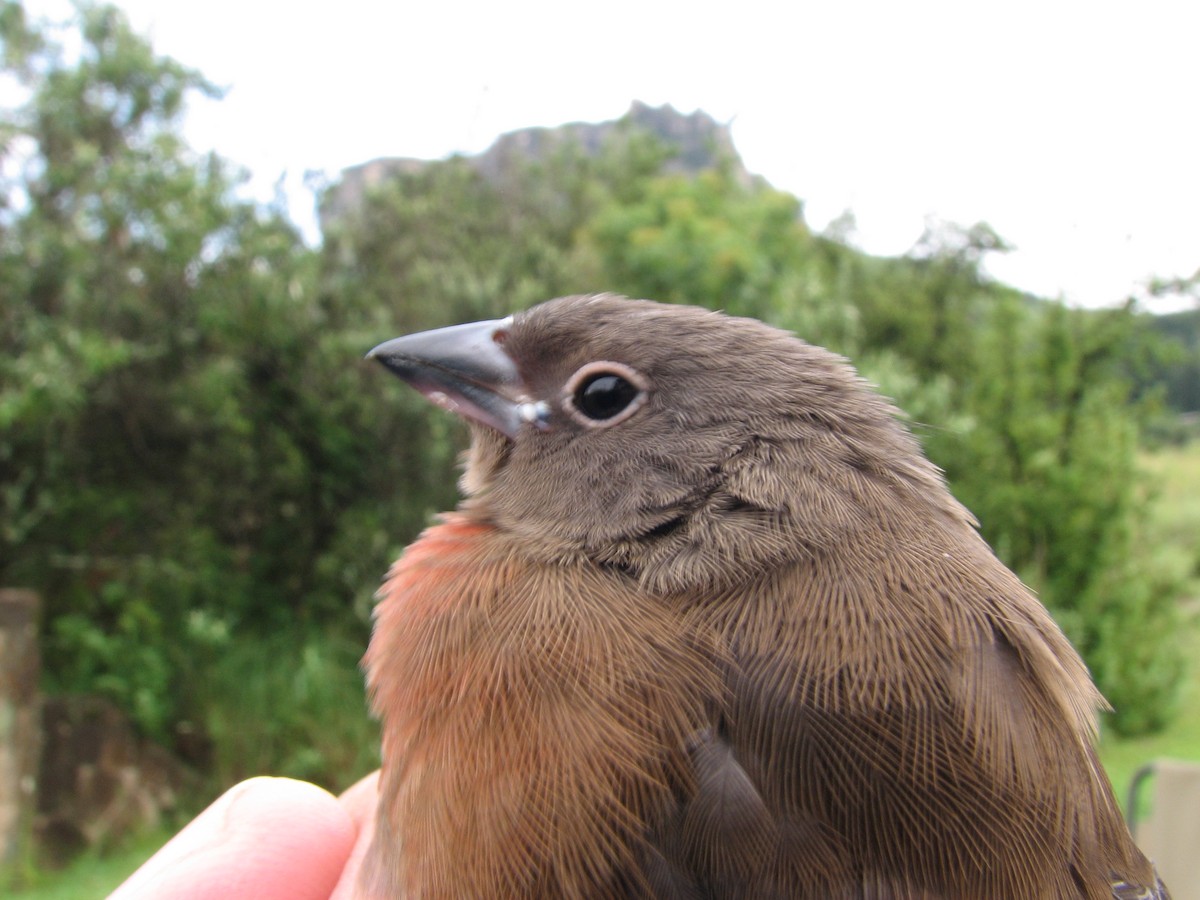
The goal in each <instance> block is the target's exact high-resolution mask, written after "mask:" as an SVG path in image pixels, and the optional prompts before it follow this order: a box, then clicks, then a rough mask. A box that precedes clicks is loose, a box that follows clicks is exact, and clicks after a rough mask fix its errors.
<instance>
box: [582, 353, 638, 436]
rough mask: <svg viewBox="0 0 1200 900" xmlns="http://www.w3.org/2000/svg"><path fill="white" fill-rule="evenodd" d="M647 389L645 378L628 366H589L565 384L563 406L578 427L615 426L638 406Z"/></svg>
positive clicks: (617, 364)
mask: <svg viewBox="0 0 1200 900" xmlns="http://www.w3.org/2000/svg"><path fill="white" fill-rule="evenodd" d="M648 388H649V385H648V384H647V382H646V379H645V378H643V377H642V376H641V375H640V374H639V373H638V372H635V371H634V370H633V369H631V368H629V366H626V365H622V364H621V363H613V362H594V363H588V364H587V365H586V366H584V367H583V368H581V369H580V370H579V371H578V372H576V373H575V374H574V375H572V376H571V378H570V380H569V381H568V382H567V385H566V388H565V390H564V394H565V395H566V396H565V398H564V401H565V402H564V405H565V406H566V407H567V411H568V412H569V413H570V414H571V416H572V417H573V418H574V419H575V421H577V422H579V423H580V424H581V425H586V426H588V427H589V428H595V427H603V426H608V425H615V424H616V423H617V422H622V421H624V420H625V419H627V418H629V416H631V415H633V413H634V412H636V411H637V410H638V409H639V408H640V407H641V405H642V404H643V403H644V402H645V400H646V396H647V392H648Z"/></svg>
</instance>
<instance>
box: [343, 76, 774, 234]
mask: <svg viewBox="0 0 1200 900" xmlns="http://www.w3.org/2000/svg"><path fill="white" fill-rule="evenodd" d="M630 129H633V130H639V131H643V132H646V133H649V134H651V135H654V136H655V137H657V138H658V139H659V140H661V141H662V143H663V144H664V145H665V146H666V147H667V148H668V149H669V150H671V151H672V155H671V157H670V158H669V159H668V161H667V163H666V164H665V166H664V170H665V171H668V172H686V173H696V172H700V171H703V170H705V169H709V168H712V167H713V166H715V165H718V164H723V165H726V166H729V167H730V168H731V170H732V172H733V173H734V175H735V177H737V178H738V179H739V180H742V181H746V182H749V181H752V180H754V179H755V176H753V175H751V174H750V173H749V172H747V171H746V168H745V166H744V165H743V163H742V160H741V157H740V156H739V155H738V152H737V150H736V149H735V148H734V146H733V137H732V134H731V133H730V128H729V125H728V124H722V123H720V122H717V121H716V120H715V119H713V118H712V116H710V115H708V113H705V112H703V111H702V110H696V111H695V112H692V113H689V114H686V115H685V114H684V113H681V112H679V111H677V110H676V109H675V108H674V107H672V106H670V105H669V104H666V105H663V106H649V105H647V104H645V103H642V102H640V101H638V100H635V101H633V105H632V106H630V108H629V112H627V113H625V115H623V116H622V117H621V118H619V119H614V120H611V121H608V122H570V123H568V124H565V125H559V126H557V127H554V128H545V127H535V128H521V129H519V130H517V131H510V132H508V133H507V134H502V135H500V137H498V138H496V140H495V141H494V142H493V143H492V145H491V146H490V147H489V148H488V149H487V150H485V151H484V152H483V153H480V154H478V155H476V156H465V157H463V159H465V160H466V161H467V162H469V163H470V164H471V165H472V166H473V167H474V168H475V169H477V170H478V171H479V172H480V174H482V175H483V176H484V177H485V178H487V179H488V180H499V179H502V178H503V177H504V174H505V173H506V172H507V171H509V170H511V168H512V167H513V166H515V165H521V164H524V163H528V162H531V161H532V162H536V161H538V160H541V159H545V158H546V157H548V156H549V155H550V154H552V153H553V152H555V151H556V150H558V149H559V148H561V147H563V146H564V145H567V144H573V145H575V146H577V147H578V148H579V149H580V150H582V151H583V152H584V153H586V154H589V155H594V154H597V153H599V152H600V149H601V147H603V146H604V144H605V143H606V141H608V139H609V138H610V137H612V136H613V135H615V134H617V133H619V132H622V131H628V130H630ZM429 162H432V160H424V159H413V158H411V157H383V158H380V159H373V160H371V161H370V162H365V163H362V164H361V165H357V166H352V167H350V168H348V169H344V170H343V171H342V175H341V179H340V180H339V181H338V182H337V183H336V184H334V185H332V186H331V187H330V188H329V190H328V192H327V193H326V195H325V197H324V198H323V200H322V203H321V224H322V227H324V226H326V225H328V224H329V223H331V222H333V221H336V220H337V219H340V218H342V217H343V216H345V215H346V213H348V212H350V211H352V210H354V209H357V208H358V207H359V206H361V205H362V201H363V197H364V196H365V194H366V192H367V191H369V190H371V189H372V188H373V187H375V186H377V185H379V184H382V183H384V182H386V181H387V180H388V179H390V178H392V177H395V176H397V175H403V174H410V173H413V172H416V171H419V170H420V169H421V168H422V167H424V166H425V165H427V164H428V163H429Z"/></svg>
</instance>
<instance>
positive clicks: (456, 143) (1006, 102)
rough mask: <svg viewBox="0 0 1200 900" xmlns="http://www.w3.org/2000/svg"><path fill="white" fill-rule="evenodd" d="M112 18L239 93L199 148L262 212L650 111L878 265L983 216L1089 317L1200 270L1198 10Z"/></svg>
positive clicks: (858, 6) (169, 3)
mask: <svg viewBox="0 0 1200 900" xmlns="http://www.w3.org/2000/svg"><path fill="white" fill-rule="evenodd" d="M117 5H118V6H120V7H122V8H124V9H125V10H126V11H127V12H128V14H129V16H130V18H131V20H132V21H133V23H134V26H135V27H136V28H137V29H138V30H139V31H141V32H142V33H144V34H148V35H149V36H150V37H151V38H152V39H153V41H154V44H155V46H156V49H157V50H158V51H159V52H160V53H165V54H169V55H171V56H174V57H176V58H178V59H179V60H181V61H183V62H185V63H187V64H189V65H192V66H194V67H196V68H198V69H200V70H201V71H202V72H203V73H204V74H205V75H207V76H208V77H209V78H210V79H212V80H214V81H216V82H217V83H219V84H221V85H223V86H225V87H227V88H228V94H227V96H226V97H225V99H224V100H222V101H221V102H220V103H216V104H205V105H202V106H194V107H193V109H192V112H191V113H190V114H189V117H188V120H187V133H188V135H189V138H190V139H191V141H192V143H193V144H194V145H195V146H196V147H197V148H199V149H216V150H217V151H218V152H220V153H221V154H222V155H224V156H226V157H228V158H230V159H231V160H233V161H235V162H237V163H240V164H241V165H243V166H245V167H246V168H248V169H250V170H251V172H252V173H253V175H254V179H255V180H254V182H253V183H252V188H253V189H254V190H255V191H256V193H257V194H258V195H259V196H262V197H264V198H265V197H269V196H270V194H271V189H272V185H273V184H274V183H275V182H276V180H277V179H278V178H279V177H280V176H281V174H283V173H287V175H288V184H289V185H291V186H292V191H291V194H292V196H293V198H294V199H293V209H294V214H295V215H296V218H297V219H298V220H304V219H307V220H308V221H310V222H311V200H310V199H309V198H308V197H307V196H305V195H304V194H303V192H302V191H301V190H300V189H299V185H300V184H301V182H302V179H303V176H304V173H305V172H306V171H308V170H324V171H326V172H329V173H330V174H336V172H337V171H339V170H340V169H341V168H343V167H346V166H350V165H354V164H356V163H360V162H364V161H366V160H369V159H373V158H376V157H380V156H412V157H426V158H440V157H444V156H446V155H448V154H451V153H455V152H462V153H475V152H479V151H481V150H483V149H485V148H486V147H487V146H488V145H489V144H490V143H491V142H492V141H493V140H494V139H495V138H496V136H497V135H499V134H500V133H502V132H505V131H510V130H513V129H516V128H521V127H526V126H530V125H557V124H560V123H563V122H567V121H603V120H606V119H613V118H617V117H619V116H620V115H621V114H622V113H624V112H625V111H626V110H627V109H628V107H629V104H630V101H632V100H634V99H638V100H642V101H644V102H646V103H650V104H652V105H659V104H663V103H670V104H672V105H674V106H675V107H676V108H677V109H679V110H680V111H682V112H691V111H692V110H694V109H703V110H704V111H705V112H707V113H709V114H710V115H712V116H713V117H714V118H716V119H717V120H719V121H724V122H731V123H732V127H733V137H734V142H735V144H736V146H737V148H738V150H739V151H740V153H741V155H742V158H743V159H744V161H745V163H746V166H747V167H748V168H749V169H750V170H751V171H753V172H757V173H759V174H761V175H764V176H765V177H766V178H767V179H768V180H769V181H770V182H771V183H772V184H773V185H774V186H776V187H778V188H781V189H783V190H787V191H789V192H791V193H793V194H795V195H797V196H798V197H800V198H801V199H802V200H803V201H804V202H805V208H806V218H807V219H808V221H809V223H810V224H811V225H812V226H813V227H814V228H817V229H820V228H822V227H824V226H825V224H826V223H828V221H829V220H830V219H832V218H834V217H836V216H837V215H839V214H840V213H841V212H842V211H843V210H846V209H850V210H852V211H853V212H854V214H855V216H856V218H857V222H858V235H857V238H856V242H857V243H858V244H859V246H861V247H863V248H864V249H866V250H868V251H871V252H875V253H889V254H890V253H901V252H903V251H904V250H906V249H907V248H908V247H910V246H911V245H912V243H913V242H914V241H915V240H916V239H917V238H918V237H919V236H920V234H921V231H922V230H923V227H924V224H925V221H926V218H927V217H929V216H935V217H938V218H941V219H947V220H951V221H954V222H958V223H961V224H964V225H969V224H972V223H974V222H977V221H981V220H982V221H986V222H988V223H989V224H991V225H992V226H993V228H995V229H996V230H997V231H998V232H999V233H1000V234H1001V236H1003V237H1004V238H1006V239H1007V240H1008V241H1009V242H1010V243H1011V244H1014V245H1015V246H1016V248H1017V249H1016V250H1015V251H1014V252H1013V253H1011V254H1009V255H1008V256H1007V257H1004V258H997V259H996V260H994V261H993V262H992V263H991V264H990V268H991V270H992V272H993V273H994V274H995V275H996V276H997V277H999V278H1001V279H1002V280H1004V281H1007V282H1010V283H1012V284H1015V285H1017V286H1019V287H1023V288H1026V289H1029V290H1032V291H1035V292H1037V293H1039V294H1042V295H1046V296H1051V297H1054V296H1063V297H1065V298H1066V299H1068V300H1069V301H1072V302H1075V303H1082V304H1087V305H1100V304H1107V303H1114V302H1119V301H1121V300H1122V299H1124V298H1125V297H1126V296H1128V295H1129V294H1130V293H1133V292H1136V291H1137V287H1138V285H1139V284H1140V283H1142V282H1144V281H1145V280H1146V279H1147V278H1148V277H1149V276H1151V275H1160V276H1184V275H1190V274H1192V273H1193V272H1195V271H1196V270H1197V268H1198V267H1200V166H1198V160H1200V121H1198V116H1200V113H1198V110H1200V64H1198V63H1197V51H1196V39H1197V34H1198V33H1200V3H1197V2H1195V0H1176V2H1160V0H1138V2H1136V3H1133V2H1127V3H1109V2H1104V0H1091V2H1081V3H1075V2H1056V0H1035V2H1028V0H1009V2H1006V3H987V4H983V3H974V2H968V0H955V2H944V3H939V2H931V0H910V2H904V0H891V2H853V0H821V2H796V0H791V2H786V0H771V2H763V0H742V2H739V3H731V4H712V3H704V2H699V0H692V2H689V3H676V2H660V3H656V2H653V0H640V2H628V0H609V2H606V3H589V4H581V3H571V2H567V0H487V2H477V0H458V2H445V3H443V2H437V0H426V2H423V3H420V4H414V3H408V2H397V3H382V2H378V0H377V2H368V0H341V2H338V3H298V2H295V0H292V2H282V0H236V2H235V0H204V2H195V0H119V2H118V3H117ZM66 8H67V7H66V4H65V3H63V2H60V0H27V9H29V10H30V11H31V12H34V13H38V12H43V11H48V12H54V11H59V12H60V13H61V11H62V10H64V9H66ZM1154 308H1156V309H1162V308H1164V307H1163V306H1162V305H1161V304H1160V305H1157V306H1155V307H1154Z"/></svg>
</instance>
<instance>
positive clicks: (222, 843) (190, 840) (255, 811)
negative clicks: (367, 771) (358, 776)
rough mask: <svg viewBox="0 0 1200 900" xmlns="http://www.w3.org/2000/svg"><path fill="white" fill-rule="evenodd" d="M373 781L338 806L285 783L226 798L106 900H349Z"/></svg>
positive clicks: (367, 836) (236, 791)
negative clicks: (163, 898)
mask: <svg viewBox="0 0 1200 900" xmlns="http://www.w3.org/2000/svg"><path fill="white" fill-rule="evenodd" d="M378 778H379V773H378V772H376V773H374V774H371V775H368V776H367V777H366V778H364V779H362V780H361V781H359V782H358V783H357V784H355V785H354V786H353V787H351V788H350V789H349V790H347V791H346V792H345V793H344V794H342V795H341V797H334V796H333V795H332V794H330V793H328V792H327V791H325V790H323V789H321V788H319V787H317V786H316V785H315V784H309V783H307V782H303V781H295V780H293V779H290V778H265V777H264V778H251V779H250V780H248V781H243V782H242V783H241V784H239V785H236V786H235V787H232V788H230V789H229V790H228V791H226V792H225V793H224V794H223V795H221V797H219V798H218V799H217V800H216V801H215V802H214V803H213V804H212V805H211V806H209V807H208V809H206V810H204V812H202V813H200V815H198V816H197V817H196V818H195V819H194V820H193V821H192V822H191V823H189V824H188V825H187V826H186V827H184V829H183V830H182V831H180V832H179V834H177V835H175V837H173V838H171V840H170V841H168V842H167V843H166V844H165V845H164V846H163V847H162V849H160V850H159V851H158V852H157V853H155V854H154V856H152V857H151V858H150V859H149V860H147V861H146V862H145V863H144V864H143V865H142V866H141V868H139V869H138V870H137V871H136V872H134V873H133V874H132V875H131V876H130V877H129V878H128V879H127V880H126V881H125V883H124V884H122V885H121V886H120V887H118V888H117V889H116V891H114V892H113V894H112V895H111V896H110V900H149V898H154V900H158V898H162V897H171V898H173V900H217V898H221V900H240V898H254V900H273V898H279V900H284V898H287V900H304V898H312V900H317V898H319V900H327V898H328V900H354V898H357V897H358V896H359V894H358V893H357V885H358V870H359V867H360V865H361V863H362V857H363V855H364V853H365V852H366V849H367V846H368V845H369V844H370V841H371V834H372V832H373V831H374V823H375V815H374V811H375V805H376V800H377V795H378V788H377V784H376V783H377V781H378Z"/></svg>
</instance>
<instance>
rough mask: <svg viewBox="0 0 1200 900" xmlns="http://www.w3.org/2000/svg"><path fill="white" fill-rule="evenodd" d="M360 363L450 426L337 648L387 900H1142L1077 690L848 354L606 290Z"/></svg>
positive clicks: (1065, 664) (1033, 608)
mask: <svg viewBox="0 0 1200 900" xmlns="http://www.w3.org/2000/svg"><path fill="white" fill-rule="evenodd" d="M370 356H371V357H372V358H374V359H376V360H378V361H379V362H381V363H383V364H384V365H385V366H387V367H388V368H389V369H391V370H392V371H393V372H395V373H396V374H397V375H399V376H400V377H401V378H403V379H404V380H405V381H407V382H408V383H409V384H411V385H412V386H413V387H415V388H416V389H417V390H419V391H421V392H422V393H423V394H425V395H426V396H427V397H429V399H431V400H432V401H433V402H434V403H436V404H437V405H439V406H442V407H445V408H447V409H450V410H452V411H454V412H456V413H458V414H459V415H461V416H463V417H465V418H466V419H467V420H468V421H469V422H470V423H471V435H472V441H471V448H470V450H469V452H468V455H467V462H466V470H465V474H464V476H463V478H462V482H461V486H462V488H463V491H464V493H465V494H466V499H465V500H464V501H463V502H462V503H461V505H460V506H459V508H458V510H457V511H456V512H454V513H451V514H448V515H446V516H445V517H444V518H443V519H442V521H441V522H440V524H437V525H435V526H433V527H431V528H430V529H428V530H427V531H426V532H425V533H424V534H423V535H422V536H421V537H420V539H418V540H417V541H416V543H414V544H413V545H412V546H411V547H409V548H408V550H407V551H406V552H405V553H404V555H403V556H402V557H401V559H400V560H399V562H397V563H396V565H395V566H394V568H393V569H392V571H391V573H390V575H389V577H388V580H387V582H386V584H385V586H384V587H383V589H382V591H381V595H380V596H381V600H380V603H379V606H378V609H377V612H376V619H375V631H374V636H373V637H372V640H371V645H370V648H369V650H368V652H367V656H366V660H365V662H366V668H367V673H368V683H369V688H370V693H371V697H372V702H373V706H374V709H375V711H376V712H377V713H378V715H379V716H380V718H381V720H382V728H383V772H382V776H381V781H380V785H381V787H380V807H379V814H378V820H377V826H376V827H377V831H376V836H375V840H374V843H373V845H372V848H371V850H370V851H369V854H368V860H367V866H366V872H367V879H368V881H369V883H370V884H371V886H372V887H373V888H374V890H375V891H376V892H377V893H380V894H383V895H385V896H396V897H408V898H433V897H445V898H466V897H501V898H519V897H671V898H701V897H705V898H724V897H730V898H735V897H745V898H768V897H813V898H817V897H819V898H831V897H832V898H864V900H865V898H872V900H888V898H913V900H915V898H944V900H949V898H1005V900H1011V898H1017V897H1020V898H1113V897H1119V898H1134V897H1144V898H1165V897H1166V896H1167V894H1166V891H1165V889H1164V888H1163V887H1162V885H1161V884H1159V883H1158V881H1157V879H1156V877H1155V874H1154V871H1153V869H1152V867H1151V865H1150V864H1149V863H1148V862H1147V860H1146V859H1145V857H1143V855H1142V854H1141V853H1140V852H1139V851H1138V849H1137V848H1136V847H1135V846H1134V843H1133V841H1132V840H1131V838H1130V836H1129V833H1128V831H1127V830H1126V828H1125V826H1124V824H1123V822H1122V819H1121V816H1120V813H1119V811H1118V809H1117V805H1116V803H1115V802H1114V800H1113V794H1112V790H1111V787H1110V785H1109V783H1108V780H1107V778H1106V776H1105V774H1104V772H1103V770H1102V769H1101V766H1100V763H1099V762H1098V761H1097V758H1096V754H1095V750H1094V749H1093V740H1094V738H1095V734H1096V716H1097V710H1098V709H1099V708H1100V707H1101V706H1102V703H1103V701H1102V699H1101V697H1100V696H1099V694H1098V693H1097V691H1096V689H1095V688H1094V686H1093V685H1092V682H1091V680H1090V678H1089V676H1088V672H1087V670H1086V668H1085V667H1084V664H1083V662H1082V661H1081V659H1080V657H1079V656H1078V654H1077V653H1076V652H1075V651H1074V649H1073V648H1072V647H1071V646H1070V644H1069V643H1068V642H1067V640H1066V638H1065V637H1064V636H1063V634H1062V632H1061V631H1060V630H1059V629H1058V627H1057V626H1056V625H1055V624H1054V622H1053V621H1052V619H1051V618H1050V616H1049V614H1048V613H1047V612H1046V610H1045V609H1044V608H1043V607H1042V605H1041V604H1040V603H1039V602H1038V601H1037V600H1036V599H1035V598H1034V596H1033V595H1032V594H1031V593H1030V591H1029V590H1028V589H1026V588H1025V587H1024V586H1023V585H1022V584H1021V582H1020V581H1019V580H1018V579H1017V577H1016V576H1015V575H1013V574H1012V573H1011V572H1010V571H1009V570H1008V569H1006V568H1005V567H1004V566H1003V565H1002V564H1001V563H1000V562H999V561H998V560H997V559H996V557H995V556H994V555H993V554H992V552H991V550H990V549H989V548H988V547H987V545H986V544H985V543H984V541H983V540H982V539H981V538H980V537H979V534H978V532H977V531H976V527H975V525H976V523H975V522H974V520H973V519H972V517H971V515H970V513H968V512H967V510H966V509H964V508H963V507H962V506H961V505H960V504H959V503H958V502H957V501H956V500H955V499H954V498H953V497H952V496H951V495H950V493H949V491H948V490H947V488H946V485H945V482H944V479H943V478H942V476H941V473H940V472H939V470H938V469H937V468H935V467H934V466H933V465H932V464H931V463H929V462H928V461H927V460H926V459H925V458H924V457H923V456H922V454H921V452H920V449H919V447H918V445H917V443H916V441H915V440H914V439H913V437H912V436H911V435H910V434H909V433H908V431H907V430H906V429H905V428H904V427H903V426H902V425H901V424H900V423H899V421H898V420H897V417H896V410H895V409H894V408H893V407H892V406H891V405H890V404H889V403H888V402H887V401H886V400H884V399H882V398H881V397H880V396H878V395H877V394H876V393H874V392H873V391H872V390H871V389H870V388H869V387H868V385H867V384H866V383H865V382H864V381H863V380H862V379H860V378H859V377H858V376H857V375H856V374H855V372H854V371H853V369H852V368H851V367H850V366H849V364H847V362H846V361H845V360H843V359H842V358H840V357H838V356H835V355H834V354H832V353H829V352H828V351H826V350H823V349H821V348H819V347H816V346H813V345H810V344H807V343H805V342H803V341H801V340H799V339H797V338H795V337H793V336H791V335H789V334H786V333H784V332H781V331H778V330H775V329H773V328H770V327H768V326H766V325H764V324H762V323H761V322H757V321H754V320H750V319H738V318H730V317H727V316H724V315H721V314H718V313H713V312H708V311H704V310H700V309H695V308H690V307H682V306H669V305H662V304H657V303H652V302H648V301H640V300H637V301H635V300H626V299H624V298H620V297H615V296H611V295H600V296H588V297H567V298H562V299H558V300H552V301H549V302H547V303H544V304H541V305H539V306H536V307H534V308H532V309H530V310H528V311H527V312H524V313H520V314H517V315H515V316H512V317H510V318H508V319H504V320H500V321H490V322H480V323H477V324H470V325H460V326H456V327H451V328H444V329H440V330H437V331H432V332H427V333H424V334H417V335H412V336H409V337H402V338H398V339H396V340H393V341H389V342H387V343H385V344H382V345H380V346H379V347H376V348H375V349H374V350H372V351H371V354H370Z"/></svg>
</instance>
